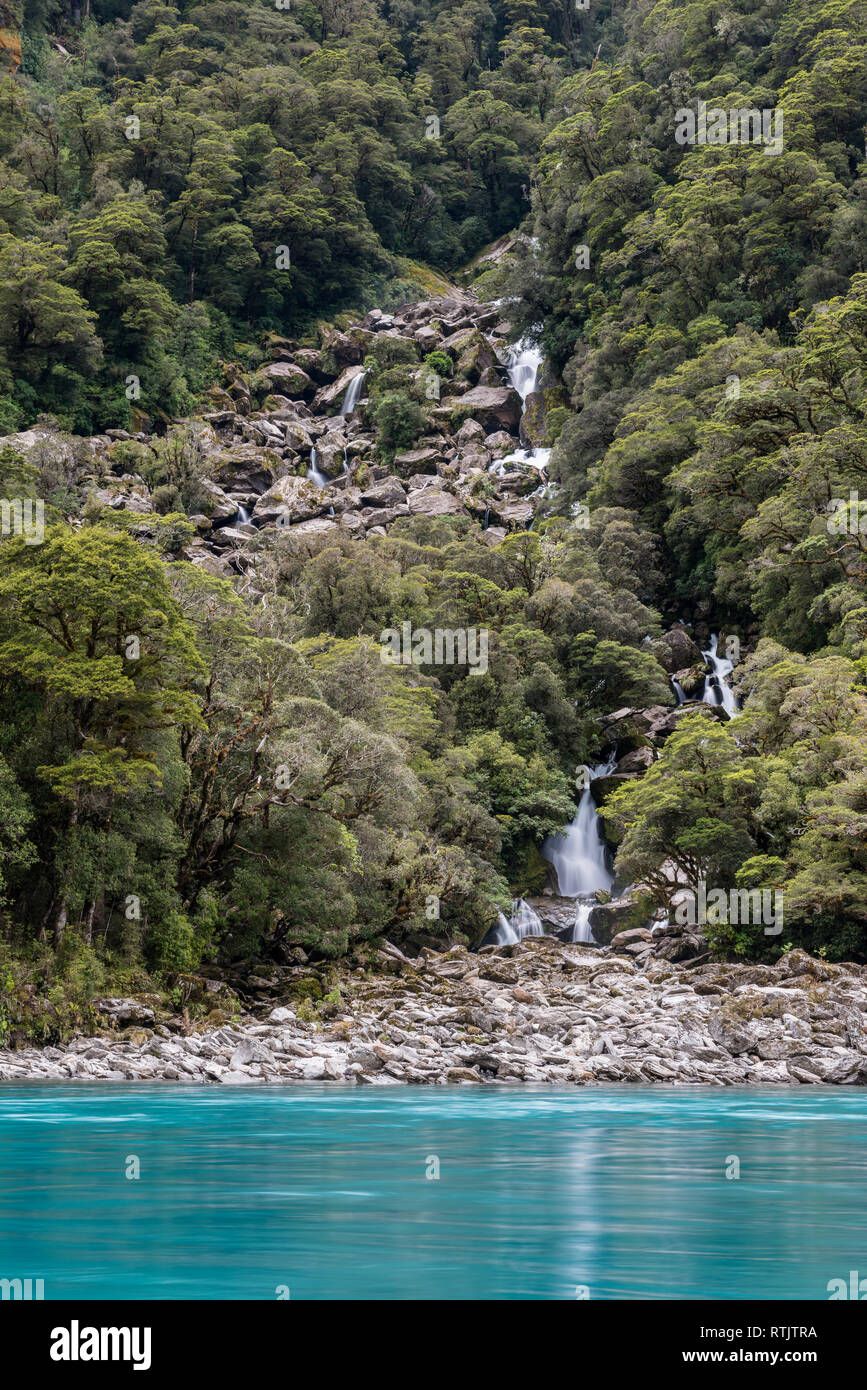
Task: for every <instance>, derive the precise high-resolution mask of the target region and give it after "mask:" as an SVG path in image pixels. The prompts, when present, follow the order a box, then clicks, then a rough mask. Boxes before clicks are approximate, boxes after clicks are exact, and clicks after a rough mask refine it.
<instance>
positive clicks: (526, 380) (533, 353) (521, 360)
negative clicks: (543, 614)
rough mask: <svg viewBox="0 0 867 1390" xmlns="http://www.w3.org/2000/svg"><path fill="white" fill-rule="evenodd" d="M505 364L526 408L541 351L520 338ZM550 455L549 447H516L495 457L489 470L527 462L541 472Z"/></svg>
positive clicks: (512, 384)
mask: <svg viewBox="0 0 867 1390" xmlns="http://www.w3.org/2000/svg"><path fill="white" fill-rule="evenodd" d="M507 365H508V369H509V385H510V386H512V387H513V388H514V389H515V390H516V391H517V393H518V395H519V396H520V397H521V403H522V405H523V406H524V408H525V409H526V405H527V397H528V396H529V395H531V394H532V392H533V391H535V389H536V379H537V377H538V375H539V368H540V367H541V365H542V351H541V349H540V348H538V347H536V345H535V344H534V343H531V342H528V341H527V339H525V338H522V339H521V341H520V342H519V343H516V344H515V345H514V347H511V348H509V356H508V359H507ZM550 457H551V450H550V449H518V450H516V452H515V453H514V454H508V455H507V456H506V457H505V458H502V459H497V460H496V462H494V463H492V464H491V468H490V471H491V472H492V473H505V472H506V465H507V464H510V463H523V464H529V466H530V467H531V468H536V469H538V470H539V471H540V472H541V471H542V470H543V469H545V468H547V466H548V460H549V459H550Z"/></svg>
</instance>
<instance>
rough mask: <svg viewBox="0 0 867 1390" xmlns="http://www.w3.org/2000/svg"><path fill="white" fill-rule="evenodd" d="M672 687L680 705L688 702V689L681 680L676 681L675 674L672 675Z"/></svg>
mask: <svg viewBox="0 0 867 1390" xmlns="http://www.w3.org/2000/svg"><path fill="white" fill-rule="evenodd" d="M671 688H672V690H673V691H674V697H675V699H676V700H677V703H678V704H679V705H684V704H686V691H685V690H684V688H683V686H682V685H681V683H680V681H676V680H675V679H674V676H672V678H671Z"/></svg>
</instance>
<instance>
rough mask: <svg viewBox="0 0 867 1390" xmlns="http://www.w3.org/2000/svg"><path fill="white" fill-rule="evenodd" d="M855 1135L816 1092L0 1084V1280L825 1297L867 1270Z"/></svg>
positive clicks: (150, 1293)
mask: <svg viewBox="0 0 867 1390" xmlns="http://www.w3.org/2000/svg"><path fill="white" fill-rule="evenodd" d="M865 1140H867V1097H865V1095H864V1093H863V1092H860V1091H849V1090H840V1089H835V1088H821V1087H811V1088H809V1089H807V1088H792V1089H788V1088H787V1089H783V1090H758V1089H744V1090H722V1089H713V1088H708V1089H698V1088H684V1089H683V1090H671V1089H666V1088H655V1087H633V1088H615V1087H599V1088H590V1089H569V1090H565V1089H557V1090H554V1089H525V1088H517V1087H515V1088H508V1089H507V1088H496V1089H484V1090H482V1089H480V1088H478V1087H431V1088H413V1087H395V1088H394V1089H382V1090H379V1089H350V1088H343V1087H339V1086H332V1087H322V1086H312V1085H306V1086H301V1087H292V1086H279V1087H278V1086H274V1087H267V1088H255V1089H254V1088H251V1089H250V1090H245V1091H243V1092H240V1091H235V1090H233V1091H232V1092H231V1093H230V1094H227V1093H226V1092H223V1091H220V1090H217V1089H213V1088H199V1087H183V1088H182V1087H171V1086H161V1087H145V1086H136V1087H134V1088H127V1087H110V1086H98V1085H94V1086H86V1085H76V1084H70V1085H55V1086H52V1085H32V1086H17V1085H5V1086H3V1087H0V1266H2V1267H0V1278H15V1277H28V1276H29V1277H33V1278H43V1279H45V1284H46V1288H45V1293H46V1298H206V1299H208V1298H250V1299H262V1298H264V1299H272V1298H274V1297H275V1296H276V1293H275V1290H276V1288H277V1286H278V1285H288V1286H289V1288H290V1289H291V1297H292V1298H293V1299H298V1298H386V1299H405V1298H435V1299H451V1298H475V1299H501V1298H511V1299H522V1298H572V1297H574V1296H575V1289H576V1286H578V1285H586V1286H588V1287H589V1289H590V1297H591V1298H601V1299H611V1298H657V1299H658V1298H717V1299H727V1298H751V1299H752V1298H756V1299H763V1298H809V1299H826V1298H827V1296H828V1295H827V1292H826V1285H827V1283H828V1281H829V1280H830V1279H833V1278H848V1271H849V1270H850V1269H858V1268H860V1269H861V1271H862V1273H863V1274H865V1275H867V1212H865V1204H864V1201H863V1193H864V1190H865V1178H867V1144H865ZM130 1155H136V1156H137V1157H138V1159H139V1160H140V1165H141V1177H140V1178H139V1179H138V1180H130V1179H128V1178H127V1177H126V1176H125V1170H126V1168H127V1159H128V1157H129V1156H130ZM432 1156H436V1157H437V1158H438V1159H439V1172H440V1176H439V1179H429V1178H427V1177H426V1176H425V1175H426V1173H427V1172H430V1171H432V1170H433V1169H434V1168H435V1167H436V1165H435V1164H433V1163H432V1162H431V1158H432ZM732 1158H737V1159H738V1160H739V1163H740V1178H739V1179H738V1180H727V1179H726V1176H725V1174H726V1169H727V1168H728V1169H729V1171H732V1170H733V1168H734V1167H735V1165H734V1164H733V1163H732V1162H731V1160H732Z"/></svg>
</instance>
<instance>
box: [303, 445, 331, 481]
mask: <svg viewBox="0 0 867 1390" xmlns="http://www.w3.org/2000/svg"><path fill="white" fill-rule="evenodd" d="M307 477H308V478H309V479H310V481H311V483H315V484H316V486H317V487H327V486H328V479H327V478H326V476H325V474H324V473H320V471H319V469H318V468H317V467H316V450H315V448H314V449H311V450H310V467H309V468H308V469H307Z"/></svg>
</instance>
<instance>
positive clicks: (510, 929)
mask: <svg viewBox="0 0 867 1390" xmlns="http://www.w3.org/2000/svg"><path fill="white" fill-rule="evenodd" d="M544 935H545V929H544V927H543V926H542V919H541V917H540V916H539V914H538V912H535V911H534V910H533V908H532V907H531V906H530V904H529V903H527V902H525V901H524V899H523V898H516V899H515V901H514V902H513V903H512V916H511V920H510V919H509V918H508V917H506V916H505V915H504V914H503V913H502V912H498V913H497V925H496V927H494V929H493V935H492V942H491V944H495V945H497V946H514V945H515V943H516V942H517V941H523V939H524V937H525V936H544Z"/></svg>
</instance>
